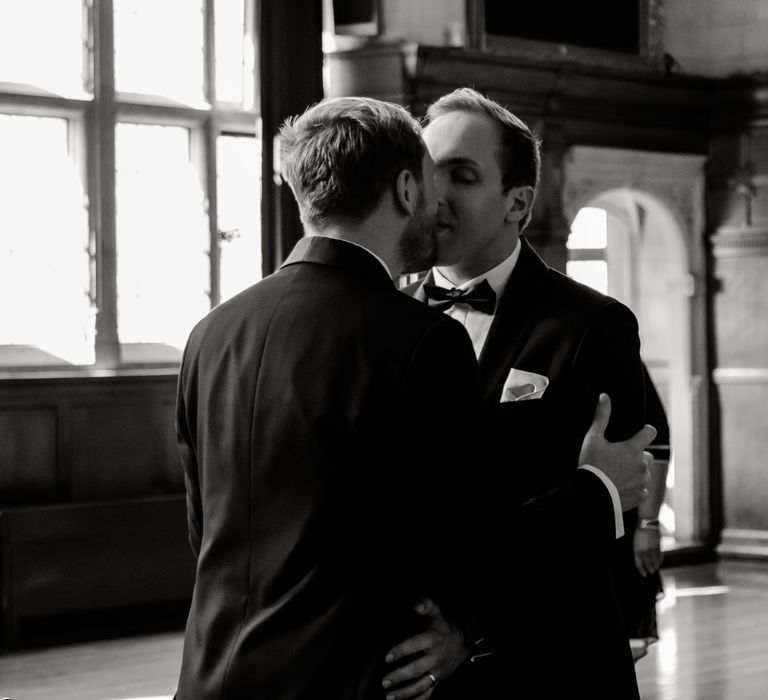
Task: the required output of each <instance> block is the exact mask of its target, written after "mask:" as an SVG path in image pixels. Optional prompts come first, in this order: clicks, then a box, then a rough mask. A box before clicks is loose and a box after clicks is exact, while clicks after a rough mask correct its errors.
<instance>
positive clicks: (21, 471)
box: [0, 406, 59, 507]
mask: <svg viewBox="0 0 768 700" xmlns="http://www.w3.org/2000/svg"><path fill="white" fill-rule="evenodd" d="M57 427H58V421H57V412H56V407H55V406H39V407H36V406H31V407H22V408H9V407H5V408H2V409H0V507H3V506H12V505H16V504H18V503H46V502H47V503H51V502H53V501H55V500H56V498H57V496H58V495H59V484H58V469H57V465H58V451H57V444H58V440H57Z"/></svg>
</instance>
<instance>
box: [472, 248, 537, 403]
mask: <svg viewBox="0 0 768 700" xmlns="http://www.w3.org/2000/svg"><path fill="white" fill-rule="evenodd" d="M520 243H521V245H522V249H521V251H520V258H519V259H518V261H517V264H516V265H515V269H514V270H513V271H512V275H511V276H510V278H509V282H507V286H506V288H505V290H504V294H503V295H502V297H501V299H500V300H499V306H498V309H497V311H496V315H495V316H494V319H493V323H492V324H491V328H490V330H489V331H488V338H487V339H486V341H485V345H484V346H483V351H482V352H481V353H480V357H479V360H478V361H479V365H480V384H481V386H482V389H483V394H484V397H485V399H486V400H487V401H490V402H494V403H495V402H498V401H499V399H500V398H501V388H502V386H503V384H504V380H505V379H506V376H507V374H508V373H509V369H510V368H511V367H514V366H515V363H516V362H517V360H518V358H519V357H520V355H521V353H522V352H523V350H524V349H525V346H526V344H527V343H528V341H529V340H530V337H531V334H532V332H533V329H534V326H535V324H536V319H537V318H538V317H539V307H540V306H541V304H542V301H543V299H542V297H543V295H544V294H545V292H546V290H545V286H546V277H547V269H548V268H547V265H546V263H545V262H544V261H543V260H542V259H541V258H540V257H539V256H538V255H537V254H536V252H535V251H534V250H533V248H532V247H531V245H530V244H529V243H528V241H527V240H526V239H525V238H524V237H521V238H520Z"/></svg>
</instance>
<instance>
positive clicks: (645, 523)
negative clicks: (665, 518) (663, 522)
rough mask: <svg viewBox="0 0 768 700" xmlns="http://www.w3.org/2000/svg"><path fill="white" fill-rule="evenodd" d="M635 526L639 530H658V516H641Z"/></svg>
mask: <svg viewBox="0 0 768 700" xmlns="http://www.w3.org/2000/svg"><path fill="white" fill-rule="evenodd" d="M637 528H638V529H639V530H659V529H660V528H661V526H660V524H659V519H658V518H641V519H640V522H639V523H638V524H637Z"/></svg>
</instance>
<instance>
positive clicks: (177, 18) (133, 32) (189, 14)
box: [114, 0, 204, 104]
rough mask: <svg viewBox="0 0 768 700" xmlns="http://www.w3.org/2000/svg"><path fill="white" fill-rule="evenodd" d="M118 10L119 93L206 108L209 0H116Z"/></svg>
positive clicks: (116, 68) (116, 34)
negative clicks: (205, 20)
mask: <svg viewBox="0 0 768 700" xmlns="http://www.w3.org/2000/svg"><path fill="white" fill-rule="evenodd" d="M114 9H115V89H116V90H117V91H118V92H131V93H141V94H146V95H162V96H164V97H168V98H170V99H173V100H177V101H179V102H182V103H185V104H201V103H202V102H203V101H204V92H203V75H204V70H203V65H204V60H203V59H204V56H203V50H204V48H203V47H204V43H203V38H204V23H203V0H161V1H160V0H114ZM169 37H173V41H169Z"/></svg>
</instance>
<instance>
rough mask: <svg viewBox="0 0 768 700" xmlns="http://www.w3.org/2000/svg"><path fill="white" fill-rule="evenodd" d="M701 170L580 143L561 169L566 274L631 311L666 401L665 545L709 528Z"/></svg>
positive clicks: (676, 158)
mask: <svg viewBox="0 0 768 700" xmlns="http://www.w3.org/2000/svg"><path fill="white" fill-rule="evenodd" d="M703 165H704V158H703V157H702V156H691V155H677V154H665V153H646V152H638V151H626V150H618V149H607V148H593V147H581V146H579V147H574V148H572V149H570V152H569V153H568V155H567V158H566V165H565V188H564V194H565V201H564V212H565V215H566V217H567V219H568V220H569V221H572V222H574V225H573V226H572V234H571V237H570V238H569V260H570V263H569V268H570V269H569V273H570V274H571V275H572V276H574V277H577V278H580V279H581V281H584V282H586V283H588V284H591V285H592V286H596V287H597V288H601V289H602V291H605V292H607V293H608V294H609V295H611V296H613V297H615V298H617V299H619V300H620V301H622V302H624V303H625V304H627V305H628V306H629V307H630V308H631V309H632V310H633V311H634V312H635V314H636V315H637V318H638V322H639V324H640V338H641V342H642V350H641V353H642V356H643V360H644V362H645V363H646V365H647V367H648V369H649V372H650V374H651V376H652V378H653V381H654V384H655V385H656V387H657V389H658V391H659V394H660V395H661V398H662V401H663V402H664V404H665V408H666V412H667V416H668V419H669V423H670V428H671V434H672V441H671V442H672V453H673V461H672V464H671V470H670V473H671V479H670V485H671V487H672V488H671V489H670V494H669V498H668V506H667V508H665V510H664V512H663V514H662V515H663V522H664V523H665V525H666V527H667V529H668V531H670V533H672V534H673V538H674V539H673V541H671V542H670V543H669V544H670V545H672V546H685V545H688V544H691V543H694V542H699V541H703V540H704V539H706V537H707V535H708V528H709V513H708V509H707V507H706V504H707V503H708V499H707V496H708V480H707V474H708V464H707V459H708V449H707V429H706V426H707V421H706V414H707V411H706V408H707V405H706V394H705V392H704V391H703V390H702V389H703V386H704V384H703V381H702V380H703V377H704V376H705V374H704V373H705V372H706V371H707V370H706V368H707V358H706V350H705V348H706V343H705V342H704V340H705V338H704V323H703V320H704V311H705V308H704V289H703V283H702V282H703V275H704V252H703V235H702V227H703V198H702V192H703ZM590 217H591V220H589V218H590ZM585 220H586V226H585V225H584V222H585ZM601 227H602V231H600V229H601ZM589 232H591V233H589Z"/></svg>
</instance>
